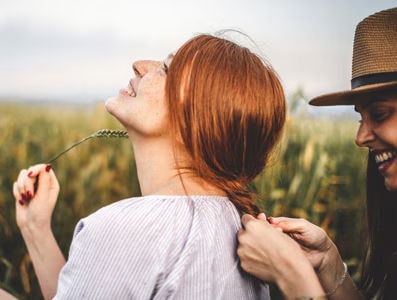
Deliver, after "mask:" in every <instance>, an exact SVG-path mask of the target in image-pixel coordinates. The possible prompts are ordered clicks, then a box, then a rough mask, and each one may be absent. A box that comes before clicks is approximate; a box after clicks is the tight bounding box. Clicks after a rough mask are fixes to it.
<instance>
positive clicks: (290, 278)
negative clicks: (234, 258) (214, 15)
mask: <svg viewBox="0 0 397 300" xmlns="http://www.w3.org/2000/svg"><path fill="white" fill-rule="evenodd" d="M351 86H352V89H351V90H349V91H344V92H339V93H333V94H327V95H322V96H319V97H316V98H314V99H312V100H311V101H310V104H311V105H317V106H325V105H354V107H355V110H356V111H357V112H358V113H359V114H360V115H361V121H360V126H359V129H358V132H357V136H356V144H357V145H358V146H360V147H367V148H368V149H369V155H368V165H367V220H368V231H369V235H368V248H367V253H366V255H365V259H364V262H363V272H362V279H361V284H360V289H361V293H362V294H361V293H360V292H359V291H358V289H357V288H356V287H355V285H354V283H353V281H352V279H351V278H350V277H349V274H348V270H347V267H346V264H345V263H343V261H342V259H341V257H340V255H339V252H338V249H337V247H336V246H335V244H334V243H333V242H332V241H331V239H330V238H329V237H328V236H327V235H326V233H325V232H324V231H323V230H322V229H321V228H319V227H317V226H315V225H313V224H311V223H310V222H308V221H306V220H303V219H291V218H283V217H280V218H267V219H266V217H265V216H264V215H263V214H261V215H259V216H258V218H257V219H255V218H253V217H252V216H249V215H244V216H243V217H242V223H243V225H244V229H242V230H240V232H239V235H238V238H239V242H240V246H239V248H238V254H239V256H240V258H241V265H242V267H243V269H245V270H246V271H248V272H250V273H252V274H253V275H255V276H257V277H259V278H261V279H262V280H265V281H274V282H276V283H277V284H278V286H279V288H280V289H281V290H282V292H283V293H284V295H285V296H286V297H287V298H296V297H300V296H303V295H306V296H318V294H316V291H310V290H308V289H307V287H306V286H304V285H299V284H298V282H299V281H296V276H297V275H298V276H299V275H300V276H304V277H305V276H306V274H305V273H304V271H301V270H305V269H304V268H305V267H306V265H307V263H308V262H307V260H306V261H305V260H299V261H297V260H296V257H297V255H296V253H297V252H303V253H304V254H305V255H306V257H307V258H308V261H310V263H311V266H312V267H313V268H314V269H315V270H316V272H317V275H318V278H319V281H320V282H321V284H322V287H323V289H324V293H325V295H326V296H327V297H328V298H332V299H360V298H362V297H365V298H369V299H397V234H396V230H397V217H396V213H397V7H396V8H392V9H388V10H384V11H381V12H378V13H375V14H373V15H371V16H369V17H367V18H365V19H364V20H362V21H361V22H360V23H359V24H358V25H357V28H356V32H355V38H354V47H353V63H352V80H351ZM277 229H278V230H277ZM282 232H284V233H286V234H283V233H282ZM289 237H292V239H291V238H289ZM297 245H299V246H300V247H298V246H297ZM302 250H303V251H302ZM299 271H300V272H299ZM294 276H295V278H294Z"/></svg>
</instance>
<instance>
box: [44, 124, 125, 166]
mask: <svg viewBox="0 0 397 300" xmlns="http://www.w3.org/2000/svg"><path fill="white" fill-rule="evenodd" d="M94 137H98V138H128V133H127V131H124V130H113V129H101V130H98V131H96V132H94V133H93V134H90V135H89V136H86V137H85V138H83V139H81V140H79V141H77V142H76V143H74V144H73V145H71V146H69V147H67V148H66V149H65V150H63V151H61V152H59V153H58V154H57V155H55V156H54V157H53V158H51V159H49V160H48V161H47V164H50V163H53V162H54V161H55V160H57V159H58V158H59V157H60V156H61V155H63V154H65V153H66V152H68V151H69V150H71V149H73V148H74V147H76V146H78V145H80V144H81V143H83V142H85V141H87V140H89V139H91V138H94Z"/></svg>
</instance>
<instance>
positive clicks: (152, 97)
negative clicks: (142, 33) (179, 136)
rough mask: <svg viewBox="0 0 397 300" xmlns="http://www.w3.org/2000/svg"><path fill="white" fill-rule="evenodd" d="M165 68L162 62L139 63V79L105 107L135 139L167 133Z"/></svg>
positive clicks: (136, 63)
mask: <svg viewBox="0 0 397 300" xmlns="http://www.w3.org/2000/svg"><path fill="white" fill-rule="evenodd" d="M164 66H165V64H164V62H160V61H151V60H141V61H136V62H135V63H134V64H133V70H134V73H135V77H134V78H133V79H131V80H130V82H129V84H128V86H127V87H126V88H125V89H121V90H120V92H119V94H118V95H117V96H115V97H112V98H109V99H108V100H107V101H106V103H105V107H106V109H107V110H108V112H109V113H110V114H111V115H113V116H114V117H115V118H116V119H117V120H119V121H120V123H121V124H123V125H124V126H125V128H126V129H127V130H128V132H129V135H130V137H131V138H139V137H141V136H160V135H164V134H166V133H167V129H168V113H167V104H166V100H165V81H166V75H167V74H166V67H164Z"/></svg>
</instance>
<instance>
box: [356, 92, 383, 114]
mask: <svg viewBox="0 0 397 300" xmlns="http://www.w3.org/2000/svg"><path fill="white" fill-rule="evenodd" d="M388 101H389V99H384V98H381V97H379V96H378V97H376V96H375V97H371V98H370V99H369V100H368V101H366V102H365V103H364V104H361V108H363V109H365V108H367V107H368V106H370V105H372V104H373V103H375V102H388ZM354 110H355V111H356V112H359V111H358V110H357V104H356V105H354Z"/></svg>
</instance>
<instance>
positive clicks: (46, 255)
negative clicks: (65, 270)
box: [21, 229, 65, 299]
mask: <svg viewBox="0 0 397 300" xmlns="http://www.w3.org/2000/svg"><path fill="white" fill-rule="evenodd" d="M21 233H22V236H23V239H24V241H25V244H26V247H27V249H28V251H29V254H30V257H31V260H32V263H33V267H34V270H35V273H36V276H37V279H38V282H39V284H40V288H41V291H42V293H43V297H44V299H51V298H52V297H54V296H55V294H56V290H57V284H58V277H59V273H60V271H61V269H62V267H63V266H64V265H65V258H64V256H63V254H62V251H61V250H60V248H59V246H58V243H57V242H56V240H55V237H54V235H53V233H52V231H51V229H47V230H32V229H22V230H21Z"/></svg>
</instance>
